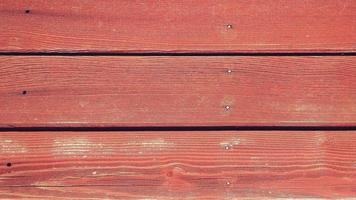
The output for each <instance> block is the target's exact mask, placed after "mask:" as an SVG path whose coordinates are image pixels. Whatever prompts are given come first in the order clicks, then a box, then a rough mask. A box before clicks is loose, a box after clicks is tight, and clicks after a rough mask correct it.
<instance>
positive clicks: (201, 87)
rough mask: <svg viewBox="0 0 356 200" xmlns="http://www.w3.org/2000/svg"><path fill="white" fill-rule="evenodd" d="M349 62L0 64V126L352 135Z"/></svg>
mask: <svg viewBox="0 0 356 200" xmlns="http://www.w3.org/2000/svg"><path fill="white" fill-rule="evenodd" d="M355 61H356V57H352V56H347V57H336V56H332V57H107V56H103V57H97V56H95V57H37V56H34V57H11V56H3V57H0V63H1V65H0V74H1V79H0V95H1V98H0V111H1V112H0V127H20V126H28V127H40V126H44V127H47V126H53V127H59V126H61V127H66V126H79V127H80V126H87V127H93V126H115V127H120V126H317V125H318V126H320V125H321V126H355V125H356V106H355V105H356V85H355V82H356V76H355V74H356V68H355V63H356V62H355Z"/></svg>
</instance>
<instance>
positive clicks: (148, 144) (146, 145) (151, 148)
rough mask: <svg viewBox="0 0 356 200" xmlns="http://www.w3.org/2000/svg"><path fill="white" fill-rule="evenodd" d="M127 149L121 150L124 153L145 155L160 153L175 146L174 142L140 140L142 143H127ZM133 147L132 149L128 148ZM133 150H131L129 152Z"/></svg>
mask: <svg viewBox="0 0 356 200" xmlns="http://www.w3.org/2000/svg"><path fill="white" fill-rule="evenodd" d="M127 145H128V146H129V147H128V148H125V149H123V151H125V152H132V151H134V152H136V153H137V154H147V153H154V152H161V151H164V150H167V149H170V148H172V147H174V146H175V144H174V142H169V141H166V140H164V139H162V138H157V139H151V140H142V141H132V142H129V143H127ZM130 147H134V148H130ZM131 149H133V150H131Z"/></svg>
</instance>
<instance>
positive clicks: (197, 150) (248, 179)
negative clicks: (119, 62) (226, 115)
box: [0, 131, 356, 199]
mask: <svg viewBox="0 0 356 200" xmlns="http://www.w3.org/2000/svg"><path fill="white" fill-rule="evenodd" d="M355 142H356V132H355V131H349V132H342V131H338V132H301V131H299V132H293V131H292V132H291V131H289V132H285V131H267V132H263V131H255V132H238V131H227V132H224V131H222V132H221V131H220V132H219V131H218V132H216V131H210V132H2V133H0V143H1V145H0V160H1V165H0V197H1V198H2V199H3V198H5V197H18V198H35V199H38V198H40V197H43V198H47V199H49V198H50V199H53V198H58V199H62V198H63V199H79V198H88V199H89V198H90V199H239V198H256V199H261V198H262V197H264V198H271V199H272V198H288V199H295V198H303V199H305V198H330V199H332V198H344V199H345V198H350V199H352V198H356V147H355V145H354V144H355Z"/></svg>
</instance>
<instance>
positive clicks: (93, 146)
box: [52, 137, 113, 157]
mask: <svg viewBox="0 0 356 200" xmlns="http://www.w3.org/2000/svg"><path fill="white" fill-rule="evenodd" d="M52 153H53V154H54V155H57V156H70V157H76V156H80V157H89V156H97V155H108V154H112V153H113V150H112V149H111V148H110V147H108V146H107V145H105V146H104V145H103V144H102V143H98V142H95V141H93V140H90V139H88V138H83V137H79V138H78V137H76V138H56V139H54V141H53V145H52Z"/></svg>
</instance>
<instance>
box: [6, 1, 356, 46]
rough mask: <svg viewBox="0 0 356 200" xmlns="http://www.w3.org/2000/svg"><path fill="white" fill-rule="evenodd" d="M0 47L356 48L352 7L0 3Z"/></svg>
mask: <svg viewBox="0 0 356 200" xmlns="http://www.w3.org/2000/svg"><path fill="white" fill-rule="evenodd" d="M0 52H116V53H127V52H205V53H213V52H356V5H355V2H354V0H298V1H284V0H249V1H243V0H194V1H191V0H175V1H154V0H146V1H140V0H130V1H117V0H106V1H100V3H99V2H98V1H97V0H86V1H83V0H57V1H47V0H23V1H13V0H1V1H0Z"/></svg>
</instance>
